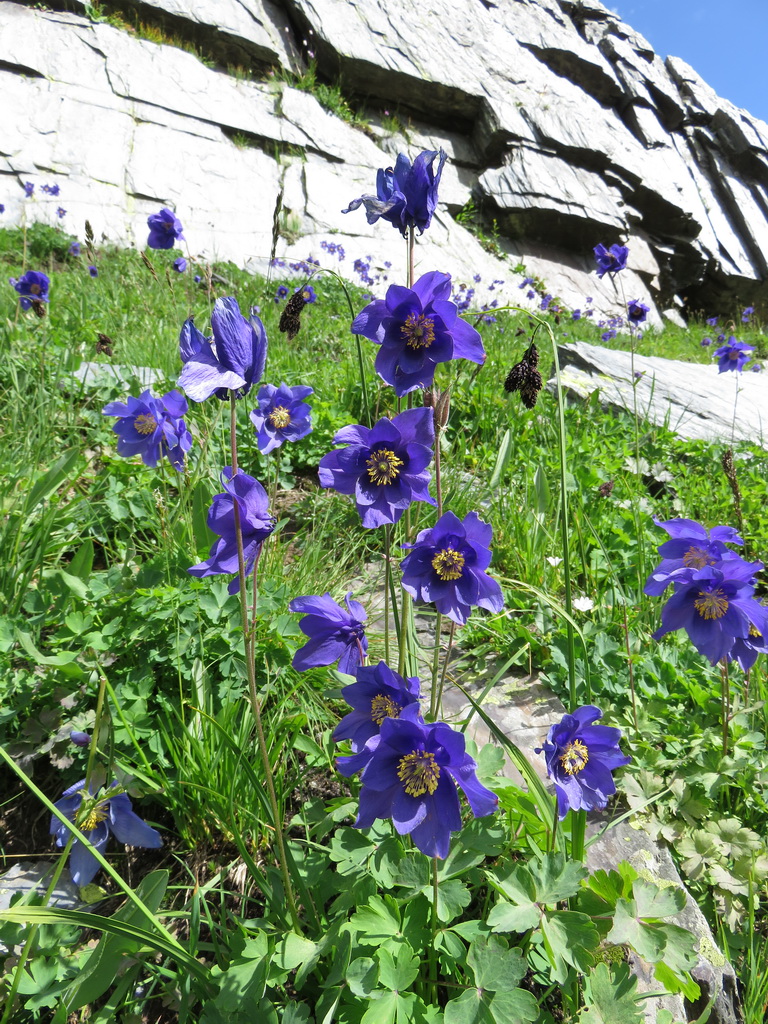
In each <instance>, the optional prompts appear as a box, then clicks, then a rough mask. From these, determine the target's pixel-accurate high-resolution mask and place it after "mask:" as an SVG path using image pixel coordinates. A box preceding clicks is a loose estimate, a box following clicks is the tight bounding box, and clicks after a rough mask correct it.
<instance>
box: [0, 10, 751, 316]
mask: <svg viewBox="0 0 768 1024" xmlns="http://www.w3.org/2000/svg"><path fill="white" fill-rule="evenodd" d="M109 6H112V5H109ZM69 7H70V8H72V7H75V8H76V7H77V4H69ZM135 11H136V12H137V16H140V18H141V20H143V21H145V22H147V23H150V24H152V23H154V24H156V25H162V27H163V28H164V30H165V32H166V35H168V34H173V35H179V36H181V37H182V38H185V39H187V40H189V41H194V42H195V43H196V44H197V46H198V47H199V48H200V51H201V53H203V55H205V56H207V58H208V59H207V60H206V62H205V63H203V62H202V61H201V60H199V59H198V58H196V57H195V56H193V55H192V54H190V53H187V52H184V51H183V50H181V49H178V48H176V47H174V46H169V45H163V44H158V43H153V42H149V41H147V40H145V39H140V38H137V37H136V36H134V35H131V34H129V33H127V32H126V31H124V30H122V29H120V28H117V27H113V26H112V25H110V24H106V23H94V22H93V21H90V20H88V19H87V18H85V17H84V16H82V15H79V14H73V13H67V12H63V11H40V10H35V9H32V8H31V7H27V6H26V5H23V4H19V3H12V2H8V0H0V95H1V96H2V103H1V104H0V202H2V203H4V204H5V207H6V212H5V214H3V215H2V217H1V218H0V224H4V225H8V224H11V223H20V222H21V220H22V218H24V217H26V218H33V219H44V218H48V219H51V220H52V221H54V220H55V219H56V215H55V209H56V206H57V205H58V201H57V202H56V203H48V204H46V203H45V202H39V201H38V200H37V199H36V198H34V197H33V199H32V200H29V199H27V198H25V195H24V190H23V183H24V182H26V181H32V182H33V183H37V184H41V183H43V182H53V181H55V182H56V183H58V184H59V185H60V187H61V197H62V198H61V203H62V205H63V206H64V207H65V208H66V210H67V215H66V219H65V220H64V221H63V223H64V225H65V227H68V228H69V229H70V230H72V231H73V233H76V234H78V233H82V227H81V225H82V223H83V220H84V219H85V217H88V218H89V219H90V220H91V222H92V224H93V225H94V228H95V230H96V234H97V238H98V237H99V236H100V235H102V234H103V235H104V236H105V237H107V238H109V239H111V240H114V241H120V242H123V243H135V244H138V245H143V244H144V242H145V239H146V217H147V215H148V214H149V213H152V212H155V211H156V210H157V208H158V206H160V205H169V206H172V207H173V208H174V209H175V210H176V211H177V213H178V214H179V216H180V217H181V219H182V220H183V222H184V225H185V235H186V237H187V239H188V241H189V244H190V247H191V249H192V252H193V253H201V254H204V255H205V256H207V257H208V258H211V257H217V258H227V259H232V260H235V261H237V262H240V263H242V262H248V261H250V262H251V263H252V264H253V265H254V266H259V265H262V266H263V264H264V261H265V260H266V258H267V256H268V254H269V252H270V248H271V238H272V218H273V210H274V206H275V199H276V196H277V194H278V192H279V191H280V190H281V189H282V191H283V206H284V212H283V214H282V236H283V237H282V239H281V242H280V245H279V247H278V252H279V253H281V254H289V255H292V256H295V257H307V256H309V255H312V256H315V257H316V258H319V259H320V261H321V262H323V263H324V264H325V265H331V266H333V267H334V269H338V270H340V271H341V272H342V273H344V272H347V273H349V274H350V276H352V274H351V267H350V264H351V262H352V260H353V259H354V258H355V257H364V256H366V255H368V254H369V253H370V254H373V255H375V260H374V263H378V264H379V265H380V267H381V268H382V273H384V272H385V271H384V270H383V267H384V263H385V261H391V262H393V263H394V264H395V266H400V265H402V259H403V247H402V241H401V239H400V236H399V234H398V233H397V232H396V231H394V230H393V229H392V228H391V227H390V226H389V225H388V224H384V223H383V222H379V223H378V224H377V225H374V226H369V225H368V224H367V223H366V222H365V218H364V216H363V214H362V212H357V213H353V214H350V215H348V216H342V215H341V212H340V211H341V210H342V208H344V207H346V206H347V205H348V203H349V201H350V200H351V199H353V198H355V197H356V196H359V195H361V194H363V193H366V192H367V193H370V192H372V191H374V190H375V186H374V182H375V170H376V168H378V167H382V166H387V165H389V164H391V163H392V162H393V158H394V156H395V155H396V153H397V152H398V151H407V152H409V153H410V154H411V155H414V154H415V153H416V152H417V151H418V150H420V149H422V148H434V149H437V148H440V147H442V148H444V149H445V150H446V151H447V153H448V155H449V163H448V164H447V165H446V170H445V173H444V177H443V183H442V187H441V192H440V199H441V203H440V207H439V210H438V213H437V216H436V218H435V221H434V222H433V226H432V227H431V228H430V230H429V232H427V233H426V234H425V235H424V236H423V238H422V239H421V240H420V245H419V248H418V264H419V267H418V268H417V269H419V268H420V269H421V270H429V269H435V268H439V269H441V270H445V271H449V272H451V273H453V275H454V277H455V278H456V279H458V280H463V281H466V282H468V283H470V284H471V282H472V279H473V277H474V276H475V275H477V274H479V275H480V276H481V278H482V279H483V281H484V282H487V281H492V280H494V279H496V280H501V279H503V280H504V281H505V285H504V286H503V288H504V289H506V290H507V291H506V294H507V295H508V296H509V297H511V298H512V297H513V298H514V300H515V301H520V295H521V294H524V293H520V292H519V291H518V290H517V288H516V287H515V285H516V284H517V282H518V281H519V280H520V275H518V276H517V277H515V276H514V275H513V274H512V272H511V267H512V266H514V265H515V264H517V263H520V262H522V263H524V264H525V266H526V269H527V271H528V272H529V273H533V274H536V275H538V276H540V277H541V278H543V279H544V281H546V283H547V286H548V288H549V290H550V291H551V292H553V293H556V294H559V295H560V296H561V297H562V298H563V299H564V300H565V301H566V302H567V303H568V304H569V305H572V306H574V307H578V306H581V305H582V304H583V302H584V297H585V295H587V294H591V295H593V296H594V297H595V302H596V305H597V306H598V308H601V307H602V308H603V309H608V308H610V307H611V306H617V305H620V304H621V302H620V300H619V296H617V294H616V293H615V291H614V289H613V285H612V284H611V282H610V279H607V278H606V279H604V280H603V281H602V282H599V281H598V280H597V279H596V277H595V276H594V273H593V261H592V258H591V249H592V247H593V246H594V245H595V244H596V243H597V242H604V243H605V244H610V243H612V242H616V241H621V242H624V243H625V244H628V245H629V246H630V251H631V256H630V267H631V273H629V274H628V275H626V277H624V275H622V276H623V277H624V286H625V289H627V293H626V297H627V298H642V299H644V300H645V301H646V302H649V300H650V303H649V304H651V303H652V304H653V305H654V306H655V307H658V308H663V307H664V306H668V305H670V304H672V302H673V301H674V297H675V296H679V297H680V299H682V300H683V301H684V302H685V303H686V304H687V306H688V308H690V309H695V310H703V311H706V312H708V313H711V312H716V311H717V310H718V309H719V308H720V307H721V306H722V303H723V302H727V301H729V300H733V299H736V298H738V299H739V300H740V301H743V302H747V301H749V302H754V301H755V300H757V299H760V298H761V297H762V298H765V297H766V296H768V284H767V282H768V125H766V124H765V123H764V122H762V121H760V120H758V119H756V118H754V117H751V116H750V115H749V114H748V113H747V112H746V111H744V110H740V109H738V108H736V107H734V106H733V105H732V104H730V103H729V102H727V101H726V100H723V99H721V98H719V97H718V96H717V95H715V93H714V92H713V91H712V90H711V89H710V88H709V87H708V86H707V85H706V84H705V83H704V82H703V81H702V80H701V79H700V78H699V77H698V75H697V74H696V73H695V72H694V71H693V70H692V69H691V68H690V67H689V66H688V65H686V64H685V63H683V62H682V61H680V60H678V59H676V58H673V57H670V58H669V59H668V60H667V61H665V62H664V61H662V60H660V58H659V57H657V56H656V55H655V54H654V52H653V50H652V48H651V46H650V45H649V43H648V42H647V41H646V40H645V39H644V38H643V37H642V36H640V35H638V34H637V33H636V32H634V31H633V30H632V29H631V28H630V27H629V26H627V25H626V24H624V23H623V22H622V21H620V20H619V19H618V18H617V17H616V16H615V15H614V14H612V13H611V12H609V11H608V10H607V8H606V7H604V6H603V5H602V4H601V3H599V2H597V0H499V2H498V3H494V2H492V0H451V2H450V3H448V2H447V0H433V2H432V3H430V4H428V5H424V4H421V3H417V2H416V0H396V2H391V3H387V4H386V5H384V4H381V3H380V2H379V0H274V2H273V0H216V2H215V3H214V2H208V3H206V2H203V0H143V2H142V3H136V4H135ZM126 12H128V13H126ZM123 13H124V16H125V17H128V14H129V8H128V6H127V5H124V7H123ZM310 59H314V60H315V61H316V64H317V71H318V75H319V76H320V78H321V79H323V78H324V79H325V80H327V81H335V80H336V79H338V80H340V82H341V84H342V90H343V93H344V95H345V96H347V97H348V98H349V99H350V100H351V101H352V102H353V103H355V104H356V105H357V106H358V107H359V108H360V109H361V110H362V112H363V113H364V114H365V115H366V117H367V118H368V122H369V123H368V126H367V129H366V130H365V131H363V130H361V129H360V128H357V127H353V126H351V125H350V124H347V123H345V122H344V121H342V120H340V119H339V118H338V117H336V116H334V115H333V114H331V113H328V112H327V111H326V110H324V109H323V108H322V107H321V106H320V105H319V103H318V102H317V100H316V99H315V98H314V97H313V95H312V94H311V92H307V91H302V90H300V89H297V88H294V87H292V86H291V85H290V84H286V83H287V82H290V81H293V82H294V83H295V81H296V79H295V78H292V77H291V76H297V75H298V76H301V75H303V74H305V72H306V68H307V62H308V61H309V60H310ZM228 63H229V64H237V65H239V66H240V67H245V68H246V69H248V70H249V71H250V72H252V75H251V76H250V77H249V78H248V79H246V78H245V77H243V76H241V75H239V74H227V73H226V71H225V70H223V69H224V68H225V67H226V65H227V64H228ZM209 65H213V66H209ZM391 115H397V118H398V120H399V122H400V124H406V125H408V130H407V132H406V134H405V136H404V135H403V134H400V133H399V132H398V131H391V130H385V127H384V125H387V126H389V127H391V124H392V118H391ZM39 195H40V193H39V190H37V191H36V196H39ZM470 201H471V202H472V203H473V205H474V207H475V208H476V209H479V210H481V211H482V213H483V215H484V216H485V218H486V223H488V222H491V221H493V220H495V221H496V224H497V229H498V234H497V235H496V240H497V242H498V245H499V246H500V248H501V249H502V250H504V251H506V252H507V253H508V254H509V256H510V257H511V263H510V261H509V260H507V261H500V260H498V259H496V258H494V257H493V256H492V255H490V254H489V253H488V252H487V251H486V249H484V248H483V247H482V246H481V245H480V244H479V242H478V241H477V239H476V237H475V236H474V235H473V234H472V233H471V232H470V231H469V230H468V229H467V227H466V226H464V225H465V224H466V221H467V210H468V206H467V204H469V203H470ZM461 211H464V212H463V215H462V213H461ZM331 240H332V241H333V242H335V243H337V244H341V245H342V246H343V248H344V250H345V252H346V254H347V259H346V261H345V262H344V263H338V262H337V261H336V257H335V256H333V257H328V256H327V250H326V251H325V252H324V250H323V247H321V244H320V243H321V242H323V241H325V242H328V241H331ZM396 261H397V262H396ZM502 291H503V289H502Z"/></svg>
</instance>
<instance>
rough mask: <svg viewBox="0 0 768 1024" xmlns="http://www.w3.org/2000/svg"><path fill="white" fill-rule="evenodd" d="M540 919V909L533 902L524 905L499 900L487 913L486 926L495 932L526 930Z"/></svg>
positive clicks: (535, 924) (534, 925) (533, 926)
mask: <svg viewBox="0 0 768 1024" xmlns="http://www.w3.org/2000/svg"><path fill="white" fill-rule="evenodd" d="M540 920H541V911H540V910H539V908H538V907H537V906H536V904H535V903H527V904H526V905H524V906H520V905H517V906H516V905H515V904H514V903H508V902H507V901H506V900H499V902H498V903H497V904H496V906H495V907H491V911H490V913H489V914H488V927H489V928H492V929H493V931H495V932H527V931H528V930H529V929H530V928H535V927H536V926H537V925H538V923H539V921H540Z"/></svg>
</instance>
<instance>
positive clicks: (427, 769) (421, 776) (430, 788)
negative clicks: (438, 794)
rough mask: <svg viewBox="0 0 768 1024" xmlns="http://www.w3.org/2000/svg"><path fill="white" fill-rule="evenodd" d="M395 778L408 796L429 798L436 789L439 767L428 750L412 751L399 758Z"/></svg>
mask: <svg viewBox="0 0 768 1024" xmlns="http://www.w3.org/2000/svg"><path fill="white" fill-rule="evenodd" d="M397 777H398V778H399V779H400V781H401V782H402V783H403V786H404V788H405V792H406V793H407V794H408V796H423V795H424V794H425V793H429V795H430V796H431V795H432V794H433V793H434V792H435V790H436V789H437V783H438V780H439V778H440V765H439V764H435V755H434V754H432V753H430V752H429V751H428V750H414V751H412V752H411V753H410V754H406V755H405V757H401V758H400V765H399V767H398V769H397Z"/></svg>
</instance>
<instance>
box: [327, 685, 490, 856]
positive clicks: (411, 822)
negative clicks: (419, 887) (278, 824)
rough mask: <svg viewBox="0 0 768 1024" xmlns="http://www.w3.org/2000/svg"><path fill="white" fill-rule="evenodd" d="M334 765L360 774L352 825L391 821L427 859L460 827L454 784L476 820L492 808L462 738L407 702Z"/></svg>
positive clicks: (445, 847) (444, 850)
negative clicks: (425, 717)
mask: <svg viewBox="0 0 768 1024" xmlns="http://www.w3.org/2000/svg"><path fill="white" fill-rule="evenodd" d="M336 764H337V768H338V770H339V772H340V773H341V774H342V775H345V776H349V775H354V774H355V772H358V771H361V770H362V775H361V778H360V781H361V782H362V784H363V785H362V789H361V790H360V807H359V811H358V816H357V821H356V822H355V826H356V827H357V828H370V826H371V825H372V824H373V823H374V821H375V820H376V819H377V818H380V819H386V818H391V819H392V823H393V825H394V826H395V829H396V831H397V832H398V833H399V834H400V835H410V837H411V839H412V840H413V842H414V844H415V845H416V846H417V847H418V849H419V850H421V852H422V853H424V854H426V856H427V857H440V858H445V857H447V856H448V851H449V849H450V845H451V832H458V831H459V830H460V829H461V826H462V820H461V806H460V804H459V794H458V792H457V789H456V787H457V786H458V787H459V788H460V789H462V790H463V791H464V795H465V796H466V798H467V800H468V801H469V805H470V807H471V809H472V813H473V814H474V815H475V817H476V818H479V817H484V816H485V815H486V814H493V812H494V811H495V810H496V808H497V806H498V797H497V796H496V794H495V793H492V792H491V791H490V790H489V789H486V787H485V786H483V785H482V784H481V783H480V782H479V781H478V778H477V774H476V773H477V764H476V762H475V761H474V760H473V759H472V758H471V757H470V756H469V754H467V752H466V750H465V740H464V734H463V733H461V732H458V731H456V730H454V729H452V728H451V727H450V726H449V725H446V724H445V722H432V723H430V724H426V723H424V722H423V721H422V719H421V716H420V713H419V707H418V704H408V705H407V706H406V707H404V708H403V710H402V712H401V714H400V716H399V717H398V718H384V719H383V720H382V722H381V731H380V733H379V735H378V736H374V737H372V738H371V739H369V740H368V742H367V744H366V745H365V747H364V748H363V750H362V751H361V752H360V753H357V754H352V755H351V756H349V757H340V758H338V760H337V762H336Z"/></svg>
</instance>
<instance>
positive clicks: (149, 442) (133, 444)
mask: <svg viewBox="0 0 768 1024" xmlns="http://www.w3.org/2000/svg"><path fill="white" fill-rule="evenodd" d="M101 411H102V413H103V414H104V415H105V416H118V417H119V419H118V421H117V423H115V425H114V427H112V429H113V430H114V432H115V433H116V434H117V437H118V441H117V454H118V455H122V456H123V457H124V458H126V459H129V458H131V456H133V455H140V456H141V459H142V462H143V463H144V465H145V466H152V467H154V466H157V464H158V463H159V462H160V459H162V458H163V456H165V457H166V458H167V459H168V461H169V462H170V463H171V465H172V466H173V467H174V468H175V469H178V470H182V469H183V468H184V456H185V454H186V453H187V452H188V451H189V449H190V448H191V447H192V435H191V434H190V432H189V430H188V429H187V425H186V423H185V422H184V419H183V417H184V415H185V414H186V412H187V402H186V399H185V398H184V396H183V395H182V394H181V393H180V392H178V391H169V392H168V393H167V394H165V395H163V396H162V397H161V398H155V397H154V395H153V394H152V392H151V391H150V390H149V388H147V390H146V391H142V393H141V394H140V395H139V397H138V398H134V397H133V396H132V395H129V396H128V400H127V401H126V402H110V403H109V404H108V405H105V406H104V408H103V409H102V410H101Z"/></svg>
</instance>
